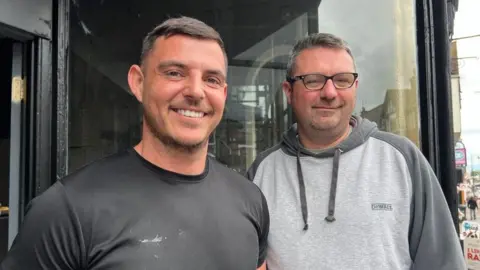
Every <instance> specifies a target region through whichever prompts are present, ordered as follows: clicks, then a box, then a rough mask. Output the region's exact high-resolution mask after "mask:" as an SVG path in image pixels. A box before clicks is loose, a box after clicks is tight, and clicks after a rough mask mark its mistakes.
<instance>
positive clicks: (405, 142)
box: [371, 131, 424, 166]
mask: <svg viewBox="0 0 480 270" xmlns="http://www.w3.org/2000/svg"><path fill="white" fill-rule="evenodd" d="M371 137H372V138H374V139H377V140H379V141H381V142H383V143H385V144H387V145H388V146H390V147H392V148H393V149H395V150H396V151H398V152H399V153H400V154H402V156H403V157H404V158H405V160H406V162H407V163H408V165H409V166H412V165H413V164H414V163H415V162H416V161H417V160H418V159H419V158H420V159H423V158H424V156H423V153H422V152H421V151H420V149H419V148H418V146H417V145H415V144H414V143H413V142H412V141H411V140H410V139H408V138H406V137H404V136H400V135H397V134H393V133H389V132H384V131H377V132H375V133H374V134H372V135H371Z"/></svg>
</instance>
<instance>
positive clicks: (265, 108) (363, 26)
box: [69, 0, 418, 173]
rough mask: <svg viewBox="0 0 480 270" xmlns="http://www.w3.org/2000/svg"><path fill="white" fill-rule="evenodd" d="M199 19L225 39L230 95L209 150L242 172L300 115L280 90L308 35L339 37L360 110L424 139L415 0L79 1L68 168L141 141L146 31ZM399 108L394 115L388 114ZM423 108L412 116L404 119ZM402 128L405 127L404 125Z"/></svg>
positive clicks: (74, 14)
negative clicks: (293, 53) (177, 19)
mask: <svg viewBox="0 0 480 270" xmlns="http://www.w3.org/2000/svg"><path fill="white" fill-rule="evenodd" d="M175 15H185V16H192V17H195V18H198V19H200V20H203V21H205V22H206V23H208V24H209V25H211V26H213V27H214V28H216V29H217V30H218V31H219V32H220V34H221V35H222V37H223V39H224V41H225V45H226V49H227V54H228V57H229V67H228V69H229V70H228V74H229V78H228V85H229V94H228V98H227V104H226V110H225V114H224V117H223V120H222V122H221V123H220V125H219V127H218V128H217V129H216V131H215V132H214V134H212V136H211V137H210V144H209V153H210V155H211V156H215V158H216V159H218V160H219V161H220V162H222V163H224V164H226V165H227V166H229V167H230V168H232V169H234V170H236V171H238V172H240V173H243V172H245V170H246V169H247V168H248V166H250V164H251V162H253V160H254V159H255V157H256V155H257V154H259V153H260V152H261V151H263V150H265V149H267V148H269V147H271V146H273V145H274V144H276V143H278V142H279V141H280V139H281V135H282V133H283V132H284V131H285V130H286V129H287V128H288V127H289V126H290V125H291V124H292V121H293V119H294V117H293V116H292V112H291V109H290V108H289V107H288V106H287V102H286V99H285V96H284V94H283V92H282V90H281V82H282V81H283V80H284V78H285V67H286V63H287V59H288V58H287V55H288V53H289V51H290V49H291V48H292V45H293V44H294V42H295V41H296V40H297V39H298V38H301V37H304V36H305V35H307V34H308V33H312V32H317V31H322V32H331V33H334V34H337V35H339V36H341V37H343V38H344V39H346V40H347V41H348V42H349V43H350V45H351V46H352V49H353V53H354V55H355V56H356V61H357V66H358V72H359V73H360V88H359V89H358V102H357V107H356V109H355V114H359V115H362V116H364V117H366V118H369V119H371V120H372V121H375V122H377V124H378V125H379V128H381V129H383V130H387V131H392V132H393V130H390V127H391V126H393V125H394V124H393V123H394V122H398V121H404V123H403V124H402V127H403V128H402V129H399V130H395V131H394V132H397V133H399V134H401V135H404V136H407V137H408V138H410V139H411V140H412V141H414V142H415V143H417V144H418V128H417V127H418V125H417V123H411V122H412V121H413V122H417V121H418V106H417V87H416V52H415V48H416V43H415V29H414V25H415V20H414V10H413V1H403V0H395V1H384V0H323V1H318V0H315V1H311V0H306V1H292V0H275V1H274V0H263V1H256V0H243V1H240V0H225V1H217V0H213V1H205V0H199V1H192V0H183V1H182V0H180V1H173V2H172V1H168V2H165V1H153V2H152V1H142V0H137V1H124V2H118V1H81V0H77V1H73V2H72V4H71V27H70V32H71V40H70V48H71V50H70V53H71V54H70V79H71V83H70V98H69V101H70V107H69V117H70V129H69V171H70V172H71V171H73V170H75V169H77V168H79V167H81V166H83V165H84V164H86V163H88V162H91V161H93V160H95V159H98V158H101V157H103V156H106V155H108V154H111V153H115V152H117V151H120V150H122V149H126V148H128V147H131V146H132V145H134V144H136V143H137V142H138V140H139V139H140V126H141V118H142V115H141V109H140V106H139V104H138V102H137V101H136V100H135V98H134V97H133V95H132V94H131V93H130V91H129V89H128V85H127V78H126V75H127V71H128V68H129V66H130V65H131V64H134V63H137V62H138V58H139V53H140V46H141V41H142V38H143V36H144V35H145V34H146V33H147V32H148V31H150V30H151V29H152V28H153V27H154V26H155V25H157V24H158V23H160V22H161V21H162V20H164V19H165V18H167V17H170V16H175ZM392 111H393V112H395V113H394V114H391V113H389V112H392ZM407 114H408V115H411V114H414V116H411V117H408V118H407V117H403V118H402V119H399V118H398V117H399V116H406V115H407ZM395 125H397V124H395Z"/></svg>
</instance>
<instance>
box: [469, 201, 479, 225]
mask: <svg viewBox="0 0 480 270" xmlns="http://www.w3.org/2000/svg"><path fill="white" fill-rule="evenodd" d="M467 205H468V209H470V220H476V219H477V209H478V204H477V199H476V198H475V197H473V196H472V197H470V199H468V202H467Z"/></svg>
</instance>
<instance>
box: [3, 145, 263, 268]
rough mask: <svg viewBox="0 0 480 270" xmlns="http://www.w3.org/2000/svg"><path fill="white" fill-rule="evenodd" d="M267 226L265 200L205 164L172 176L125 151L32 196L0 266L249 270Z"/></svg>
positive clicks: (257, 260)
mask: <svg viewBox="0 0 480 270" xmlns="http://www.w3.org/2000/svg"><path fill="white" fill-rule="evenodd" d="M268 228H269V215H268V208H267V205H266V201H265V198H264V197H263V195H262V193H261V191H260V190H259V189H258V188H257V187H256V186H255V185H254V184H253V183H252V182H251V181H249V180H247V179H246V178H244V177H243V176H242V175H240V174H238V173H236V172H234V171H232V170H230V169H228V168H227V167H225V166H224V165H221V164H219V163H218V162H217V161H215V160H214V159H212V158H207V164H206V168H205V171H204V172H203V173H202V174H200V175H195V176H189V175H181V174H177V173H173V172H170V171H166V170H163V169H161V168H159V167H157V166H155V165H153V164H151V163H149V162H148V161H147V160H145V159H143V158H142V157H141V156H140V155H139V154H137V152H135V151H134V150H133V149H130V150H128V151H125V152H122V153H119V154H116V155H112V156H110V157H107V158H104V159H101V160H99V161H96V162H94V163H91V164H89V165H87V166H85V167H83V168H82V169H80V170H78V171H76V172H74V173H72V174H70V175H68V176H67V177H65V178H64V179H62V180H59V181H57V183H55V184H54V185H53V186H52V187H50V188H49V189H48V190H47V191H45V192H44V193H43V194H41V195H40V196H38V197H36V198H35V199H34V200H33V201H32V203H31V204H30V206H29V210H28V212H27V215H26V216H25V219H24V222H23V224H22V226H21V229H20V232H19V234H18V235H17V237H16V239H15V241H14V243H13V245H12V248H11V249H10V251H9V253H8V254H7V256H6V258H5V259H4V260H3V262H2V264H1V266H0V269H2V270H13V269H22V270H24V269H29V270H35V269H45V270H47V269H48V270H53V269H61V270H68V269H75V270H77V269H78V270H80V269H92V270H94V269H115V270H122V269H129V270H137V269H138V270H144V269H147V270H148V269H165V270H167V269H172V270H173V269H175V270H183V269H185V270H188V269H208V270H214V269H219V270H220V269H221V270H226V269H228V270H233V269H239V270H253V269H256V267H258V266H260V265H261V264H262V263H263V262H264V260H265V255H266V249H267V237H268Z"/></svg>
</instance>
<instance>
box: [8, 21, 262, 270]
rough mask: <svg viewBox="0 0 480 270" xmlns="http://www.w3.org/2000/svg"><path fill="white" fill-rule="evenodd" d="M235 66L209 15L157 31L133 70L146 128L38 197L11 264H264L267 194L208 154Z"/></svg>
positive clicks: (118, 268)
mask: <svg viewBox="0 0 480 270" xmlns="http://www.w3.org/2000/svg"><path fill="white" fill-rule="evenodd" d="M226 70H227V59H226V53H225V49H224V47H223V42H222V40H221V38H220V36H219V34H218V33H217V32H216V31H215V30H213V29H212V28H211V27H209V26H207V25H206V24H204V23H203V22H200V21H198V20H195V19H192V18H187V17H181V18H174V19H169V20H167V21H165V22H164V23H163V24H161V25H160V26H158V27H156V28H155V29H154V30H153V31H152V32H150V33H149V34H148V35H147V37H146V38H145V40H144V42H143V48H142V55H141V63H140V65H133V66H132V67H131V68H130V70H129V73H128V82H129V85H130V88H131V90H132V93H133V94H134V95H135V96H136V97H137V99H138V100H139V102H140V103H141V104H142V106H143V109H144V121H143V127H142V132H143V133H142V140H141V141H140V143H139V144H138V145H136V146H135V147H134V148H133V149H129V150H127V151H124V152H121V153H118V154H115V155H113V156H110V157H106V158H104V159H102V160H99V161H96V162H94V163H92V164H90V165H87V166H85V167H84V168H82V169H80V170H78V171H76V172H74V173H72V174H70V175H69V176H67V177H65V178H64V179H61V180H60V181H58V182H57V183H56V184H54V185H53V186H52V187H50V188H49V189H48V190H47V191H45V192H44V193H43V194H42V195H40V196H39V197H37V198H35V199H34V200H33V201H32V203H31V205H30V207H29V210H28V212H27V215H26V217H25V220H24V222H23V224H22V227H21V230H20V233H19V234H18V236H17V237H16V239H15V241H14V243H13V246H12V248H11V250H10V251H9V253H8V254H7V257H6V258H5V259H4V260H3V262H2V264H1V266H0V269H2V270H15V269H22V270H36V269H45V270H47V269H48V270H53V269H59V270H60V269H61V270H66V269H75V270H77V269H78V270H80V269H91V270H93V269H115V270H122V269H129V270H137V269H138V270H140V269H141V270H143V269H165V270H167V269H172V270H183V269H185V270H188V269H208V270H216V269H218V270H234V269H239V270H254V269H256V268H259V269H265V264H264V259H265V255H266V248H267V247H266V245H267V236H268V230H269V215H268V208H267V205H266V202H265V198H264V197H263V195H262V193H261V191H260V190H259V189H258V188H257V187H256V186H255V185H254V184H253V183H251V182H250V181H248V180H246V179H245V178H243V176H241V175H240V174H237V173H235V172H233V171H231V170H230V169H228V168H226V167H225V166H223V165H221V164H219V163H217V162H216V161H215V160H214V159H212V158H209V157H208V158H207V149H208V138H209V135H210V134H211V133H212V131H213V130H214V129H215V128H216V126H217V125H218V123H219V121H220V119H221V117H222V114H223V110H224V105H225V99H226V94H227V86H226Z"/></svg>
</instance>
